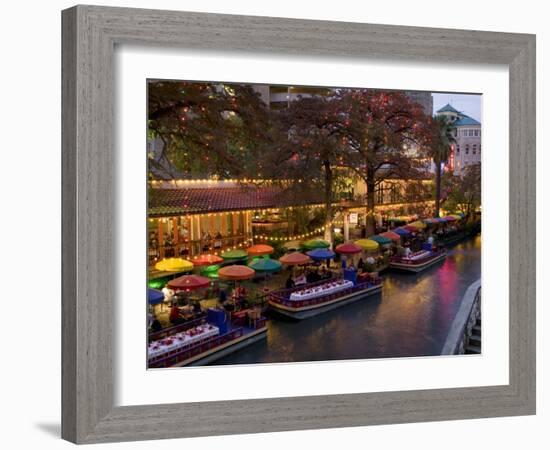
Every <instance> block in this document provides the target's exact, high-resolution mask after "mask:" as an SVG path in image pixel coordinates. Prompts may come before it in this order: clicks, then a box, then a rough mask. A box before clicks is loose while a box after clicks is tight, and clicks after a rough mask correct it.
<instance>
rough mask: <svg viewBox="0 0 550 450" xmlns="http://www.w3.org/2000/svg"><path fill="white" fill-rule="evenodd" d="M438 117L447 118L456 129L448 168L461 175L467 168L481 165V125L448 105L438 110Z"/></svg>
mask: <svg viewBox="0 0 550 450" xmlns="http://www.w3.org/2000/svg"><path fill="white" fill-rule="evenodd" d="M437 115H438V116H445V117H447V118H448V119H449V120H450V122H451V123H452V124H453V127H454V136H455V140H456V143H455V144H453V146H452V150H451V156H450V158H449V162H448V164H447V168H448V169H449V170H452V171H453V173H454V174H455V175H461V174H462V173H463V171H464V169H465V167H467V166H469V165H471V164H480V163H481V123H479V122H478V121H477V120H475V119H473V118H471V117H470V116H467V115H466V114H464V113H462V112H460V111H458V110H456V109H455V108H453V107H452V106H451V105H449V104H446V105H445V106H444V107H443V108H441V109H439V110H437Z"/></svg>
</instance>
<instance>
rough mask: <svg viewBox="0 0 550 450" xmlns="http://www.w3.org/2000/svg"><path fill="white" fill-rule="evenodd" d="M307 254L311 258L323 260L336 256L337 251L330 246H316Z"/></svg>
mask: <svg viewBox="0 0 550 450" xmlns="http://www.w3.org/2000/svg"><path fill="white" fill-rule="evenodd" d="M306 255H307V256H309V257H310V258H311V259H314V260H319V261H321V260H325V259H332V258H334V256H335V253H334V252H333V251H332V250H330V249H328V248H316V249H315V250H310V251H309V252H306Z"/></svg>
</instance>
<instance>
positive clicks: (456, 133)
mask: <svg viewBox="0 0 550 450" xmlns="http://www.w3.org/2000/svg"><path fill="white" fill-rule="evenodd" d="M456 136H458V130H457V129H456V128H455V137H456Z"/></svg>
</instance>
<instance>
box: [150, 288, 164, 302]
mask: <svg viewBox="0 0 550 450" xmlns="http://www.w3.org/2000/svg"><path fill="white" fill-rule="evenodd" d="M147 301H148V302H149V304H150V305H158V304H160V303H162V302H163V301H164V294H163V293H162V292H161V291H158V290H156V289H151V288H147Z"/></svg>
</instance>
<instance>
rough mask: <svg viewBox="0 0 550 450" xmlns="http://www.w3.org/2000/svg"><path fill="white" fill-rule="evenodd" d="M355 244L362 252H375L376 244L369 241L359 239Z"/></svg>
mask: <svg viewBox="0 0 550 450" xmlns="http://www.w3.org/2000/svg"><path fill="white" fill-rule="evenodd" d="M355 243H356V244H357V245H358V246H359V247H361V248H362V249H363V250H367V251H371V250H376V249H377V248H378V242H376V241H373V240H371V239H359V240H358V241H355Z"/></svg>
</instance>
